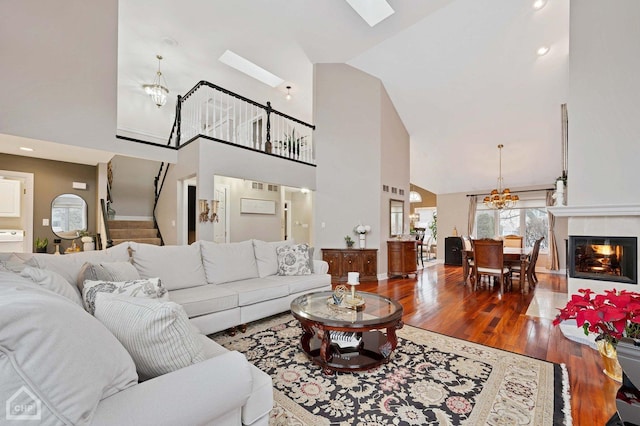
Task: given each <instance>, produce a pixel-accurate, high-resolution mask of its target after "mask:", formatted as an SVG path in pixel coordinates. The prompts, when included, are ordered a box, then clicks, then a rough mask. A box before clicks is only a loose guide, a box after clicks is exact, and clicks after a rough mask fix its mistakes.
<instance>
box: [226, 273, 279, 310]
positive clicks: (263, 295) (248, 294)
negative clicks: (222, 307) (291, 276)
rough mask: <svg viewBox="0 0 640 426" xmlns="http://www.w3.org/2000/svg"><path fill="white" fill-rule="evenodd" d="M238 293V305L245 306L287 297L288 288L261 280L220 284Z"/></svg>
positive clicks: (277, 283)
mask: <svg viewBox="0 0 640 426" xmlns="http://www.w3.org/2000/svg"><path fill="white" fill-rule="evenodd" d="M221 286H222V288H227V289H231V290H234V291H236V292H238V305H239V306H247V305H252V304H254V303H258V302H263V301H265V300H271V299H278V298H280V297H286V296H288V295H289V286H288V284H287V283H285V282H277V281H268V280H264V279H261V278H253V279H251V280H243V281H237V282H233V283H227V284H221Z"/></svg>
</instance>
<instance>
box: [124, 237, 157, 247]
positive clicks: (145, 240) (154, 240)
mask: <svg viewBox="0 0 640 426" xmlns="http://www.w3.org/2000/svg"><path fill="white" fill-rule="evenodd" d="M127 241H133V242H136V243H143V244H153V245H156V246H159V245H160V238H126V239H122V238H121V239H113V240H112V242H113V245H114V246H116V245H118V244H120V243H124V242H127Z"/></svg>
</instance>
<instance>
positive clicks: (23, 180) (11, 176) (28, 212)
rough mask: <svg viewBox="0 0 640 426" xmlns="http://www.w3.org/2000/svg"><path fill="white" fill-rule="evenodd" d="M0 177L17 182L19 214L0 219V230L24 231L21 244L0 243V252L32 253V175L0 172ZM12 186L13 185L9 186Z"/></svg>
mask: <svg viewBox="0 0 640 426" xmlns="http://www.w3.org/2000/svg"><path fill="white" fill-rule="evenodd" d="M0 177H2V178H3V179H6V180H8V181H16V182H19V184H18V185H19V189H18V191H19V197H20V201H19V205H20V207H19V214H18V215H10V216H11V217H0V229H6V230H22V231H24V234H23V239H22V242H20V241H8V242H6V243H0V252H4V251H8V252H21V253H31V252H33V239H34V236H33V184H34V183H33V182H34V180H33V173H22V172H14V171H10V170H0ZM9 186H13V185H9Z"/></svg>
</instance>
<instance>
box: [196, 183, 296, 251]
mask: <svg viewBox="0 0 640 426" xmlns="http://www.w3.org/2000/svg"><path fill="white" fill-rule="evenodd" d="M251 182H253V181H252V180H245V179H236V178H229V177H226V176H215V183H216V184H217V183H221V184H226V185H229V189H230V191H229V192H230V194H229V200H228V204H227V208H228V209H229V213H230V220H229V224H230V229H229V234H230V235H229V238H230V242H232V243H233V242H238V241H246V240H250V239H254V238H255V239H257V240H263V241H278V240H280V239H281V238H280V232H281V230H280V227H281V220H280V217H281V216H282V208H283V206H282V204H281V202H280V192H279V191H278V192H272V191H267V188H266V187H265V188H264V189H263V190H257V189H252V188H251ZM242 198H252V199H258V200H273V201H275V202H276V214H248V213H240V200H241V199H242ZM209 226H211V222H209Z"/></svg>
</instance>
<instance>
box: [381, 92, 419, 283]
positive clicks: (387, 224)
mask: <svg viewBox="0 0 640 426" xmlns="http://www.w3.org/2000/svg"><path fill="white" fill-rule="evenodd" d="M380 135H381V145H380V154H381V155H380V172H381V173H380V182H379V183H378V189H377V192H378V193H379V194H380V251H379V253H378V270H379V271H381V272H386V271H387V270H388V268H387V244H386V241H387V240H388V239H389V235H390V230H391V216H390V214H389V213H390V212H389V210H390V206H389V200H391V199H395V200H402V201H404V220H403V223H404V229H403V233H405V234H408V233H409V211H410V204H409V191H410V183H409V180H410V177H409V168H410V167H409V158H410V156H411V155H410V151H409V133H408V132H407V129H406V128H405V127H404V123H402V119H401V118H400V116H399V115H398V112H397V111H396V109H395V106H394V105H393V102H392V101H391V98H389V94H388V93H387V91H386V90H385V88H384V86H383V85H382V84H381V85H380ZM382 185H389V188H397V189H398V190H400V189H402V190H404V195H400V193H399V192H398V193H397V194H393V193H391V192H383V191H382Z"/></svg>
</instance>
